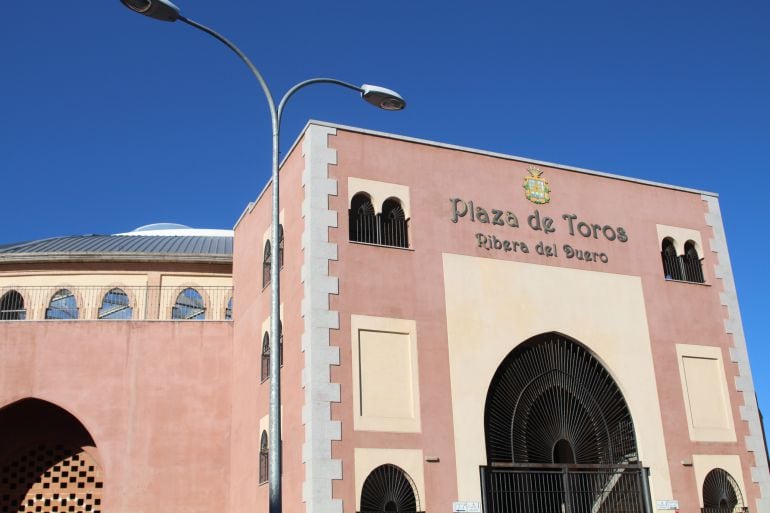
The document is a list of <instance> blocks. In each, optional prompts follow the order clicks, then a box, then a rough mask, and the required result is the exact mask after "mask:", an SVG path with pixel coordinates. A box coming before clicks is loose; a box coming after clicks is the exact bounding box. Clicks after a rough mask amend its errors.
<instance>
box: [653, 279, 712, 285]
mask: <svg viewBox="0 0 770 513" xmlns="http://www.w3.org/2000/svg"><path fill="white" fill-rule="evenodd" d="M664 280H665V281H667V282H671V283H686V284H688V285H701V286H704V287H710V286H711V284H710V283H706V282H703V283H701V282H697V281H687V280H675V279H673V278H665V277H664Z"/></svg>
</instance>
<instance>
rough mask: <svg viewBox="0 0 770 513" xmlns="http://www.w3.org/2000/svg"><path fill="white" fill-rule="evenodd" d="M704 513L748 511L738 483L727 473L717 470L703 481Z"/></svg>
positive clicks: (707, 475)
mask: <svg viewBox="0 0 770 513" xmlns="http://www.w3.org/2000/svg"><path fill="white" fill-rule="evenodd" d="M701 511H702V512H703V513H738V512H743V511H748V510H747V508H745V507H744V504H743V494H741V489H740V487H739V486H738V483H737V482H736V481H735V479H734V478H733V476H731V475H730V474H729V473H727V472H726V471H724V470H722V469H721V468H715V469H714V470H712V471H711V472H709V473H708V474H706V479H704V480H703V509H702V510H701Z"/></svg>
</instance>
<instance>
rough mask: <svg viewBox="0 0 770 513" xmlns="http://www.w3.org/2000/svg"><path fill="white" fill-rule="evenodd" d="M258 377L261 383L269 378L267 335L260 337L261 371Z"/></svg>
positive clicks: (268, 337) (268, 340) (268, 341)
mask: <svg viewBox="0 0 770 513" xmlns="http://www.w3.org/2000/svg"><path fill="white" fill-rule="evenodd" d="M259 375H260V379H261V380H262V381H265V380H266V379H268V378H269V377H270V335H269V334H268V333H265V335H264V336H263V337H262V369H261V372H260V374H259Z"/></svg>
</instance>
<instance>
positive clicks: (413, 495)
mask: <svg viewBox="0 0 770 513" xmlns="http://www.w3.org/2000/svg"><path fill="white" fill-rule="evenodd" d="M419 509H420V499H419V496H418V494H417V488H416V487H415V485H414V482H413V481H412V478H410V477H409V475H408V474H407V473H406V472H404V471H403V470H401V469H400V468H399V467H397V466H395V465H391V464H385V465H380V466H379V467H377V468H375V469H374V470H372V471H371V472H370V473H369V475H368V476H367V477H366V480H365V481H364V485H363V487H362V488H361V510H360V513H385V512H391V511H393V512H399V513H402V512H403V513H415V512H417V511H419Z"/></svg>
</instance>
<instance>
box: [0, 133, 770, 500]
mask: <svg viewBox="0 0 770 513" xmlns="http://www.w3.org/2000/svg"><path fill="white" fill-rule="evenodd" d="M537 173H541V175H540V176H541V178H543V179H546V180H547V181H548V188H549V191H548V192H549V198H548V201H547V202H545V203H540V204H536V203H533V202H531V201H529V200H528V199H527V198H526V197H525V190H524V187H523V185H524V183H525V178H527V177H532V176H535V175H537ZM281 179H282V182H281V198H280V200H281V224H282V226H283V231H284V237H285V239H284V245H285V246H284V248H285V249H284V259H283V267H282V269H281V271H280V281H281V322H282V327H283V340H284V345H283V367H282V375H281V380H282V381H281V383H282V399H283V406H282V430H283V433H282V438H283V443H282V447H283V458H284V463H283V465H284V466H283V505H284V511H292V512H294V511H310V512H314V513H315V512H317V513H321V512H330V513H332V512H333V513H339V512H343V511H344V512H346V513H347V512H355V511H360V510H362V509H363V505H362V504H363V503H362V495H365V494H366V493H369V492H366V491H365V490H366V489H367V488H366V487H367V485H366V482H367V479H368V476H370V475H372V472H375V471H374V470H373V469H376V468H379V467H378V466H382V465H385V466H388V465H392V466H394V467H397V468H399V469H400V470H401V471H404V472H405V473H406V474H407V475H408V477H409V482H410V483H411V486H412V487H413V491H414V493H415V496H416V497H417V501H418V503H419V504H421V507H420V508H418V510H425V511H452V510H453V503H454V502H456V501H462V502H463V503H464V504H465V505H466V506H467V505H470V506H471V507H472V506H473V505H474V504H478V505H481V504H482V503H484V500H485V499H484V497H483V493H482V491H481V490H480V488H479V467H480V466H489V467H490V468H491V467H492V464H491V463H488V459H489V457H488V455H487V454H486V451H485V449H484V447H485V440H486V438H485V437H486V436H487V435H486V434H485V433H486V429H487V426H486V425H485V424H484V423H485V420H484V415H483V413H484V404H485V401H487V390H489V389H491V388H490V387H492V384H493V383H494V382H495V380H496V379H498V378H497V377H496V376H498V374H499V372H500V371H499V369H501V368H502V366H503V365H504V362H507V361H509V359H508V355H514V353H515V351H517V350H520V349H521V348H522V347H525V346H526V343H529V342H528V341H530V340H533V339H535V338H537V337H540V336H541V335H542V334H545V333H555V334H558V336H563V337H566V338H567V339H569V340H572V341H574V342H575V347H578V348H579V350H580V351H584V352H585V354H586V355H590V358H592V359H593V360H591V361H594V360H595V361H597V362H599V363H601V365H603V367H604V368H605V369H606V372H607V373H608V375H609V376H611V377H612V378H613V379H614V381H615V382H616V386H617V388H618V390H620V392H621V393H622V395H623V397H624V400H625V402H626V403H627V404H628V411H629V412H630V415H631V417H633V425H634V430H635V431H634V434H635V442H636V443H637V445H638V450H637V451H636V452H635V453H634V454H635V455H637V456H638V460H639V461H640V462H641V463H640V465H642V466H644V467H648V468H652V469H653V474H652V475H651V478H650V483H651V496H650V498H651V507H652V510H658V511H666V510H668V509H669V508H670V509H674V508H673V507H671V504H670V503H672V502H675V503H676V506H677V508H676V509H678V510H679V511H682V512H683V513H697V512H699V511H700V508H702V507H704V490H703V487H704V476H705V475H706V474H708V473H709V472H710V471H712V470H714V469H723V468H724V469H725V470H726V471H727V472H728V473H730V475H731V476H732V477H733V478H735V483H736V484H735V486H736V487H737V488H738V489H739V490H738V491H739V492H740V494H741V496H742V497H741V499H742V504H743V506H744V507H747V508H748V510H749V511H752V512H754V511H757V512H763V513H764V512H770V509H768V506H767V505H768V502H767V501H768V500H769V499H770V496H769V495H768V492H770V488H768V487H770V476H768V469H767V460H766V456H765V452H764V442H763V440H762V439H761V433H760V432H758V431H757V430H758V427H759V419H758V415H757V409H756V401H755V398H754V396H753V385H752V381H751V374H750V367H749V363H748V359H747V358H748V357H747V356H746V350H745V344H746V342H745V340H744V339H743V335H742V329H741V327H740V313H739V311H738V309H737V298H736V297H735V289H734V284H733V282H732V275H731V271H730V263H729V257H728V254H727V251H726V248H727V247H726V242H725V236H724V232H723V228H722V224H721V217H720V214H719V210H718V208H719V207H718V201H717V198H716V196H715V195H713V194H710V193H702V192H698V191H691V190H686V189H681V188H676V187H672V186H665V185H660V184H650V183H643V182H640V181H636V180H633V179H627V178H622V177H616V176H611V175H605V174H601V173H596V172H590V171H585V170H577V169H572V168H568V167H565V166H559V165H555V164H548V163H542V162H534V161H529V160H526V159H519V158H515V157H509V156H504V155H495V154H488V153H484V152H480V151H477V150H470V149H464V148H456V147H449V146H442V145H439V144H436V143H431V142H428V141H417V140H411V139H407V138H400V137H396V136H391V135H387V134H376V133H369V132H366V131H362V130H357V129H351V128H346V127H339V126H335V125H329V124H325V123H316V122H311V123H310V124H309V125H308V127H307V128H306V129H305V131H304V132H303V134H302V135H301V136H300V138H299V139H298V141H297V142H296V144H295V145H294V146H293V148H292V150H291V152H290V153H289V155H288V157H287V158H286V160H285V161H284V164H283V167H282V171H281ZM357 193H366V194H367V195H368V196H367V197H368V198H370V199H372V202H371V203H372V205H373V208H374V209H375V212H376V213H377V214H380V213H382V208H383V201H389V200H391V199H393V198H395V199H397V200H398V204H399V207H400V209H401V211H402V212H404V215H405V216H406V218H407V219H408V223H407V224H406V225H407V226H408V242H407V243H404V244H400V243H399V244H397V245H394V244H383V243H372V242H371V241H370V240H369V239H366V240H360V239H359V240H351V237H352V238H353V239H356V238H357V237H358V235H354V232H355V227H352V226H351V224H350V223H351V219H353V217H352V214H350V213H349V209H351V205H352V201H353V199H354V197H355V196H356V194H357ZM270 194H271V190H270V184H268V186H267V188H266V189H265V191H263V192H262V194H261V195H260V196H259V198H258V199H257V200H256V201H255V202H254V203H253V204H252V205H249V207H248V208H247V209H246V210H245V211H244V214H243V215H242V217H241V219H240V220H239V221H238V222H237V224H236V228H235V245H234V253H233V258H232V262H233V263H232V283H233V288H234V310H233V319H234V320H232V321H206V322H192V321H189V322H161V321H156V322H137V321H126V322H121V321H93V322H91V321H80V322H75V321H72V322H63V321H58V322H57V321H40V322H33V321H13V322H0V408H3V407H6V406H7V405H11V404H13V403H15V402H17V401H20V400H23V399H26V398H36V399H40V400H43V401H46V402H49V403H52V404H54V405H56V406H58V407H60V408H62V409H64V410H66V411H67V412H69V413H70V414H71V415H72V416H74V417H75V418H76V419H77V420H78V421H79V422H80V423H81V424H82V425H83V426H84V427H85V429H86V430H87V431H88V433H89V434H90V435H91V437H92V439H93V441H94V443H95V446H96V454H97V456H98V460H99V462H100V464H101V467H102V472H103V478H104V491H103V496H104V502H103V504H104V509H103V510H104V511H116V512H129V511H146V512H153V511H169V510H171V511H182V510H184V511H195V512H197V511H201V512H203V511H214V510H218V511H230V512H233V513H240V512H247V511H248V512H254V511H265V512H266V511H267V484H266V483H260V482H259V481H260V480H259V452H260V436H261V433H262V431H263V430H265V429H266V426H267V424H266V421H267V414H268V385H269V381H267V380H266V381H263V380H261V378H260V364H261V351H262V343H263V337H264V335H265V332H266V330H267V326H268V321H269V313H270V312H269V309H270V294H269V291H270V288H269V286H267V287H264V286H263V250H264V246H265V242H266V240H267V236H268V230H269V227H270V204H269V198H270ZM375 198H376V199H377V201H374V199H375ZM471 202H472V204H473V205H472V206H471ZM498 211H499V213H498ZM354 214H355V212H354ZM367 215H368V214H367ZM581 223H584V224H581ZM666 238H671V240H676V242H677V244H679V248H678V253H679V254H681V253H682V251H683V249H682V248H684V247H685V245H686V243H689V244H693V245H694V246H695V247H696V249H697V251H698V256H699V258H700V259H702V260H701V267H699V269H702V277H701V276H698V279H677V276H675V277H674V278H675V279H670V278H671V276H669V277H668V278H669V279H667V277H666V276H665V274H666V272H667V271H666V269H665V268H664V266H663V264H662V260H661V248H662V246H661V244H662V243H663V242H664V239H666ZM680 239H681V240H680ZM394 246H405V247H394ZM688 247H689V246H688ZM578 251H579V252H580V256H578ZM585 255H591V256H590V257H586V256H585ZM273 261H275V259H274V260H273ZM36 265H40V264H36ZM114 265H117V266H118V267H120V264H114ZM136 265H137V264H132V266H134V267H135V266H136ZM13 270H14V272H19V270H23V265H22V266H21V267H19V265H16V266H15V267H14V269H13ZM535 277H536V278H535ZM701 278H702V279H701ZM700 281H702V283H699V282H700ZM580 287H583V289H582V290H583V291H584V292H585V293H584V294H583V293H581V289H580ZM506 291H510V294H511V295H507V293H506ZM554 292H555V293H554ZM594 301H595V302H594ZM592 302H593V303H592ZM535 305H540V306H537V307H536V306H535ZM543 305H546V306H545V307H543ZM619 318H622V319H628V321H623V322H621V321H619V320H618V319H619ZM367 323H368V324H367ZM624 323H625V324H624ZM726 326H727V327H728V328H727V329H726ZM468 334H472V335H476V334H477V335H478V336H468ZM525 342H526V343H525ZM272 347H274V346H272ZM370 355H375V356H370ZM367 358H369V359H367ZM586 358H589V356H586ZM629 362H630V363H629ZM635 362H638V365H635ZM405 365H406V366H408V367H409V369H408V372H406V371H405V372H403V373H400V370H403V369H402V368H403V367H404V366H405ZM389 366H391V367H389ZM635 367H637V368H635ZM389 369H390V370H389ZM367 373H369V374H367ZM378 373H382V374H383V375H380V374H378ZM388 378H390V381H388ZM715 380H716V381H718V384H716V385H715V384H714V382H716V381H715ZM383 383H384V385H383ZM695 384H701V385H698V386H702V387H703V388H702V390H712V389H711V388H708V387H709V386H713V387H715V388H713V390H715V391H717V392H718V393H719V394H722V393H723V397H722V396H720V399H719V401H715V402H714V404H717V403H718V405H717V406H714V408H715V409H714V410H713V411H711V410H709V405H708V404H705V403H704V401H703V398H702V397H701V395H702V394H701V391H700V390H701V389H698V387H697V386H695ZM688 387H689V388H688ZM399 394H405V395H399ZM699 394H701V395H699ZM394 398H396V399H394ZM399 398H406V402H408V403H409V404H408V405H407V406H408V407H404V406H403V403H404V402H405V401H404V400H402V399H399ZM391 402H392V403H393V404H391ZM704 404H705V406H704ZM650 405H654V408H653V409H652V410H651V409H650ZM0 412H2V410H1V409H0ZM472 412H477V413H472ZM478 412H481V415H479V414H478ZM474 415H475V416H474ZM469 416H474V417H473V418H466V417H469ZM479 417H481V418H479ZM0 427H2V424H0ZM568 438H569V436H568V435H563V439H564V440H567V439H568ZM270 446H271V447H273V443H272V441H271V444H270ZM554 454H555V453H554ZM3 456H4V455H3V454H2V451H0V457H3ZM635 457H636V456H635ZM554 458H555V459H554V461H553V462H545V463H549V464H550V463H554V464H555V463H564V462H563V461H559V462H557V461H556V456H554ZM0 463H2V462H1V461H0ZM572 463H581V462H580V461H573V462H572ZM614 463H616V464H617V463H618V461H615V462H614ZM626 463H628V461H624V462H623V464H626ZM632 463H637V462H636V460H634V461H633V462H632ZM666 501H668V503H669V504H668V505H666V504H664V503H665V502H666ZM394 504H395V503H394ZM597 507H598V506H597ZM511 511H513V510H511ZM602 511H604V510H602ZM648 513H652V511H650V512H648Z"/></svg>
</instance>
